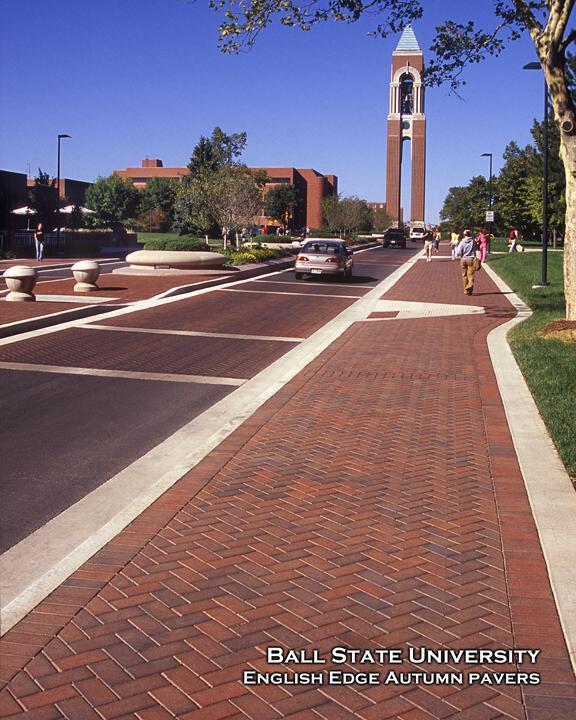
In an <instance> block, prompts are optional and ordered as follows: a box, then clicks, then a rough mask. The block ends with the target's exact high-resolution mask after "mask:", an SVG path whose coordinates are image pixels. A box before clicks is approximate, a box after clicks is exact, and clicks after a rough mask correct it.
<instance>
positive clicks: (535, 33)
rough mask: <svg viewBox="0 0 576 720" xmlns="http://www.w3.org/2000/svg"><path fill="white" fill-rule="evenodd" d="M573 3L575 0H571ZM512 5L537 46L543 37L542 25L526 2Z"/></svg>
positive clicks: (514, 0) (513, 2)
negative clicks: (539, 39)
mask: <svg viewBox="0 0 576 720" xmlns="http://www.w3.org/2000/svg"><path fill="white" fill-rule="evenodd" d="M558 1H561V0H551V2H558ZM571 2H574V0H571ZM512 4H513V5H514V8H515V9H516V13H517V15H518V17H519V18H520V19H521V20H522V22H523V23H524V25H525V26H526V28H527V29H528V32H529V33H530V36H531V38H532V40H533V41H534V44H535V45H536V44H537V42H538V38H539V37H540V36H541V35H542V32H543V28H542V25H540V23H539V22H538V20H537V19H536V16H535V15H534V13H533V12H532V10H531V9H530V7H529V6H528V3H527V2H526V0H512Z"/></svg>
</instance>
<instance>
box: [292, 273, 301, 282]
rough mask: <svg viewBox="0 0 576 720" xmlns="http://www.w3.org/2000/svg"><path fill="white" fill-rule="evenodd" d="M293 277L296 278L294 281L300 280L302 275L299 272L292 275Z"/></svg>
mask: <svg viewBox="0 0 576 720" xmlns="http://www.w3.org/2000/svg"><path fill="white" fill-rule="evenodd" d="M294 277H295V278H296V280H302V273H300V272H297V273H294Z"/></svg>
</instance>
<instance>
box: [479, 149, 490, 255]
mask: <svg viewBox="0 0 576 720" xmlns="http://www.w3.org/2000/svg"><path fill="white" fill-rule="evenodd" d="M480 157H487V158H490V179H489V181H488V193H489V195H490V197H489V198H488V210H490V212H492V153H482V155H481V156H480ZM488 222H489V223H490V233H489V236H488V252H490V241H491V240H492V232H491V231H492V220H489V221H488Z"/></svg>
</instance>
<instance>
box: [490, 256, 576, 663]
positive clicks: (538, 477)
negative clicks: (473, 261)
mask: <svg viewBox="0 0 576 720" xmlns="http://www.w3.org/2000/svg"><path fill="white" fill-rule="evenodd" d="M483 267H484V269H485V270H486V272H487V273H488V275H489V276H490V278H492V280H493V281H494V282H495V283H496V285H497V286H498V288H499V289H500V290H502V292H505V293H507V297H508V299H509V300H510V302H511V303H512V305H513V306H514V307H515V308H516V309H517V310H518V315H517V317H515V318H513V319H512V320H510V321H508V322H507V323H505V324H504V325H500V326H498V327H497V328H495V329H494V330H492V332H491V333H490V334H489V335H488V349H489V351H490V357H491V359H492V365H493V367H494V372H495V374H496V380H497V382H498V388H499V390H500V395H501V397H502V402H503V403H504V409H505V412H506V417H507V419H508V424H509V426H510V431H511V433H512V439H513V442H514V447H515V449H516V454H517V456H518V461H519V463H520V468H521V471H522V475H523V477H524V484H525V486H526V490H527V493H528V498H529V500H530V505H531V507H532V512H533V514H534V519H535V522H536V527H537V529H538V534H539V536H540V543H541V546H542V551H543V553H544V558H545V560H546V564H547V566H548V575H549V577H550V584H551V586H552V592H553V593H554V597H555V599H556V606H557V608H558V615H559V617H560V622H561V624H562V628H563V630H564V637H565V639H566V644H567V646H568V653H569V655H570V660H571V662H572V666H573V667H574V671H575V672H576V492H575V491H574V488H573V486H572V483H571V482H570V478H569V476H568V473H567V472H566V469H565V467H564V465H563V464H562V461H561V460H560V457H559V456H558V453H557V451H556V448H555V447H554V443H553V442H552V440H551V439H550V436H549V434H548V430H547V429H546V426H545V424H544V421H543V420H542V417H541V416H540V413H539V412H538V408H537V406H536V403H535V402H534V399H533V397H532V394H531V393H530V390H529V389H528V386H527V384H526V381H525V380H524V376H523V375H522V372H521V371H520V368H519V367H518V365H517V363H516V360H515V358H514V355H513V354H512V350H511V349H510V346H509V345H508V342H507V340H506V336H507V334H508V332H509V330H511V329H512V328H513V327H514V326H515V325H517V324H518V323H521V322H523V321H524V320H525V319H526V318H527V317H529V316H530V315H531V314H532V311H531V310H530V308H529V307H528V306H527V305H525V304H524V302H522V300H521V299H520V298H519V297H518V296H517V295H516V294H515V293H514V292H513V291H512V290H511V289H510V288H509V287H508V286H507V285H506V283H505V282H504V281H503V280H502V279H501V278H500V277H499V276H498V275H497V274H496V273H495V272H494V270H492V268H490V267H489V266H488V265H487V264H486V265H484V266H483Z"/></svg>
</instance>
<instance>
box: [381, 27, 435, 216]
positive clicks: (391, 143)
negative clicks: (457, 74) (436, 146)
mask: <svg viewBox="0 0 576 720" xmlns="http://www.w3.org/2000/svg"><path fill="white" fill-rule="evenodd" d="M423 68H424V56H423V53H422V50H421V49H420V46H419V45H418V40H416V35H414V30H412V26H411V25H407V26H406V27H405V28H404V32H403V33H402V37H401V38H400V40H399V42H398V46H397V47H396V50H394V52H393V53H392V78H391V80H390V112H389V114H388V145H387V162H386V210H387V212H388V214H389V215H390V216H391V217H392V218H393V220H394V222H395V223H397V222H399V221H400V220H401V219H402V218H401V208H400V198H401V182H402V152H403V150H402V148H403V145H404V142H405V141H406V140H410V145H411V151H412V194H411V197H412V202H411V205H412V206H411V208H410V217H409V218H406V220H409V221H410V223H411V224H412V225H423V224H424V220H425V217H424V191H425V186H426V182H425V181H426V115H425V114H424V86H423V85H422V70H423Z"/></svg>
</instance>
